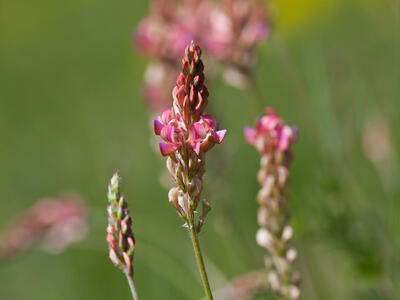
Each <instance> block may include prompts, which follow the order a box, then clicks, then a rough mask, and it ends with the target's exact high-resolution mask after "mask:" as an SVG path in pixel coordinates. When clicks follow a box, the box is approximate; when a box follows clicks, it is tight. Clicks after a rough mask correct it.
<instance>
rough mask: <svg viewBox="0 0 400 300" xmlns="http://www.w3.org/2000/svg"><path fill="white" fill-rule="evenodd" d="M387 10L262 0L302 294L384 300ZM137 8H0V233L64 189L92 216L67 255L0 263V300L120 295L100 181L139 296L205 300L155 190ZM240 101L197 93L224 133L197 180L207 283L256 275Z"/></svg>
mask: <svg viewBox="0 0 400 300" xmlns="http://www.w3.org/2000/svg"><path fill="white" fill-rule="evenodd" d="M399 3H400V2H399V1H395V0H393V1H390V0H385V1H384V0H379V1H378V0H376V1H373V0H370V1H367V0H365V1H361V0H360V1H356V0H347V1H345V0H343V1H341V0H337V1H333V0H332V1H327V0H326V1H324V0H320V1H317V0H314V1H312V0H308V1H297V0H276V1H274V4H275V9H274V15H275V18H276V21H277V22H276V24H275V26H274V31H273V34H272V36H271V38H270V40H269V42H268V43H267V44H266V45H264V46H263V47H262V48H260V49H259V53H260V61H259V65H258V67H257V70H256V74H255V78H256V85H257V86H258V89H259V91H260V94H261V95H262V97H263V101H264V104H265V105H268V106H273V107H275V108H276V109H278V110H279V111H280V113H281V115H282V116H283V117H284V118H285V120H286V121H287V122H288V123H290V124H297V125H298V127H299V130H300V138H299V141H298V143H297V145H296V146H295V161H294V163H293V165H292V167H291V183H290V184H291V186H290V192H289V207H290V209H291V211H292V224H293V226H294V229H295V237H294V241H293V243H294V244H295V245H296V247H297V248H298V251H299V259H298V260H297V264H296V267H297V268H298V269H299V270H300V271H301V273H302V276H303V283H302V299H327V300H329V299H346V300H347V299H400V286H399V280H400V256H399V253H400V222H399V219H400V218H399V216H398V215H399V213H400V182H399V181H400V177H399V166H400V165H399V163H400V161H399V159H400V157H399V147H400V135H399V134H398V130H399V128H400V118H399V114H398V110H399V108H400V106H399V100H400V79H399V53H400V47H399V46H400V34H399V32H400V28H399V16H400V4H399ZM147 12H148V3H147V1H105V0H97V1H93V0H79V1H76V0H74V1H50V0H37V1H24V0H2V1H1V2H0V137H1V142H0V190H1V200H0V201H1V210H0V228H3V226H5V224H6V223H7V222H8V221H9V220H10V219H11V218H12V216H13V215H15V214H17V213H18V212H20V211H23V210H24V209H26V208H28V207H30V206H31V205H33V203H34V202H35V201H37V200H38V199H40V198H42V197H45V196H57V195H59V194H60V193H62V192H65V191H74V192H79V193H81V194H82V195H83V196H84V197H85V198H86V199H87V201H88V203H89V205H90V207H91V219H90V225H91V226H90V232H89V236H88V237H87V239H85V240H84V241H83V242H81V243H80V244H77V245H74V246H72V247H71V248H70V249H69V250H68V251H67V252H65V253H62V254H59V255H48V254H46V253H44V252H42V251H39V250H38V249H36V250H33V251H29V252H28V253H25V254H23V255H21V256H19V257H17V258H16V259H14V260H11V261H7V262H3V263H1V264H0V299H2V300H11V299H14V300H19V299H21V300H22V299H30V300H47V299H52V300H53V299H60V300H63V299H69V300H70V299H82V300H83V299H85V300H86V299H130V295H129V290H128V286H127V284H126V282H125V279H124V278H123V275H122V274H121V273H120V272H119V271H118V270H117V269H116V268H114V266H113V265H112V263H111V262H110V261H109V259H108V255H107V246H106V243H105V226H106V212H105V206H106V197H105V190H106V185H107V181H108V180H109V178H110V177H111V175H112V173H113V172H114V171H115V170H116V169H119V170H120V171H121V175H122V177H123V186H122V188H123V190H124V193H125V195H126V197H127V199H128V201H129V204H130V207H131V210H132V213H133V216H134V230H135V233H136V237H137V248H136V249H137V250H136V258H135V268H136V282H137V288H138V290H139V293H140V295H141V297H142V299H200V298H201V297H203V291H202V288H201V283H200V279H199V276H198V274H197V270H196V266H195V263H194V260H193V254H192V249H191V245H190V240H189V238H188V236H187V233H186V232H185V230H184V229H182V228H181V227H180V226H181V224H182V222H181V221H180V219H179V218H178V217H177V216H176V212H175V211H174V209H172V208H171V207H170V205H169V203H168V201H167V191H166V190H165V189H164V188H163V187H161V186H160V184H159V180H158V177H159V174H160V170H162V169H163V168H164V162H163V161H162V160H161V159H159V157H158V155H156V154H155V153H154V152H153V151H151V146H150V136H151V132H150V119H149V117H148V111H147V108H146V105H145V103H144V101H143V100H142V98H141V95H140V85H141V82H142V77H143V72H144V69H145V67H146V65H147V63H148V62H147V61H146V59H144V58H143V56H141V55H139V54H137V53H135V51H133V48H132V33H133V31H134V28H135V26H136V25H137V24H138V22H139V20H140V19H141V18H142V17H143V16H145V15H146V14H147ZM252 97H253V96H252V95H251V94H249V93H248V92H243V91H239V90H236V89H234V88H232V87H230V86H227V85H226V84H225V83H224V82H223V80H222V79H221V78H218V79H217V82H214V83H213V87H212V90H211V97H210V101H213V108H214V109H215V111H216V115H217V119H220V120H221V126H222V127H223V128H227V129H228V130H229V135H228V136H227V138H226V140H225V142H224V143H223V145H222V146H221V147H216V148H215V149H214V150H213V151H212V152H211V153H210V155H209V158H208V169H209V172H208V173H207V175H206V181H207V185H206V187H205V195H206V197H207V199H209V200H210V201H211V202H212V205H213V211H212V213H211V214H210V216H209V219H208V224H207V226H206V227H205V230H204V233H203V235H202V237H201V240H202V248H203V252H204V253H205V254H206V261H207V265H208V268H209V273H210V274H209V276H210V278H211V281H212V282H213V284H212V285H213V287H214V288H215V289H217V288H220V287H222V286H223V285H224V284H225V283H226V280H229V279H230V278H232V277H234V276H236V275H239V274H241V273H244V272H247V271H250V270H254V269H257V268H260V267H261V266H262V263H263V253H264V252H263V249H261V248H260V247H258V246H257V245H256V243H255V232H256V230H257V223H256V211H257V203H256V201H255V196H256V193H257V191H258V188H259V187H258V183H257V182H256V179H255V176H256V172H257V170H258V167H259V157H258V154H257V153H256V151H255V150H254V149H253V148H252V147H251V146H249V145H247V144H245V142H244V139H243V137H242V130H243V127H244V125H247V124H252V123H253V120H254V119H255V117H256V115H258V114H260V113H261V112H259V111H256V110H255V109H254V106H253V105H252V103H251V101H252V99H251V98H252ZM375 119H379V120H381V122H383V123H385V124H386V125H385V126H386V128H387V132H386V133H387V136H388V144H389V146H390V147H389V151H386V152H385V153H386V155H385V157H384V158H383V159H381V160H378V161H377V160H375V161H374V160H371V159H369V157H368V155H366V153H368V149H365V145H364V144H365V143H363V137H364V136H365V134H368V133H366V132H365V129H366V124H368V120H375ZM385 126H383V128H385ZM381 128H382V126H381ZM378 133H379V131H378ZM386 133H385V132H384V133H381V134H383V135H385V134H386ZM364 139H365V138H364ZM380 141H381V140H380V139H376V143H375V146H376V147H378V150H379V147H380V146H381V142H380ZM373 146H374V145H373ZM375 146H374V147H375ZM367 148H368V147H367ZM378 150H377V151H378ZM218 152H219V153H218ZM221 153H225V154H224V156H226V157H227V159H226V160H225V161H224V162H223V163H222V164H221V162H220V161H219V159H220V157H221ZM260 299H275V298H274V297H273V296H266V297H263V298H260Z"/></svg>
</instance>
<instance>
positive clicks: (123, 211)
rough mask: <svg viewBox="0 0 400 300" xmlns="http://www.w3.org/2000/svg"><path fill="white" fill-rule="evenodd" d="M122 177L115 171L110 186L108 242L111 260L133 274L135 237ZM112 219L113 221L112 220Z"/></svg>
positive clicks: (128, 273) (127, 272) (125, 271)
mask: <svg viewBox="0 0 400 300" xmlns="http://www.w3.org/2000/svg"><path fill="white" fill-rule="evenodd" d="M119 184H120V177H119V175H118V173H115V174H114V176H113V177H112V178H111V180H110V184H109V186H108V201H109V207H110V209H108V214H109V216H108V219H109V224H108V226H107V243H108V247H109V254H110V259H111V261H112V262H113V263H114V264H115V265H116V266H117V267H119V268H120V269H121V270H122V271H123V272H124V273H126V274H127V275H132V274H133V265H132V262H133V254H134V248H135V238H134V236H133V231H132V228H131V226H132V218H131V216H130V213H129V210H128V203H127V202H126V200H125V198H124V197H123V196H122V195H121V194H120V190H119ZM110 220H111V221H110Z"/></svg>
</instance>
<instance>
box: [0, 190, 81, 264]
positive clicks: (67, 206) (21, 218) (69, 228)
mask: <svg viewBox="0 0 400 300" xmlns="http://www.w3.org/2000/svg"><path fill="white" fill-rule="evenodd" d="M87 216H88V210H87V207H86V205H85V204H84V202H83V200H82V199H81V197H80V196H77V195H66V196H61V197H59V198H54V199H53V198H45V199H42V200H39V201H38V202H37V203H36V204H35V205H34V206H33V207H31V208H29V209H28V210H27V211H25V212H23V213H21V214H20V215H18V216H17V217H15V218H14V219H13V220H12V221H11V222H10V223H9V225H8V226H7V229H6V230H5V232H4V233H3V235H2V237H1V242H0V245H1V246H0V257H2V258H8V257H12V256H14V255H16V254H18V253H21V252H23V251H25V250H28V249H29V248H31V247H33V246H34V245H39V246H41V247H42V248H43V249H44V250H46V251H48V252H50V253H59V252H62V251H63V250H65V249H66V248H67V247H68V246H70V245H71V244H73V243H76V242H79V241H80V240H82V239H83V238H84V237H85V235H86V232H87V227H88V225H87Z"/></svg>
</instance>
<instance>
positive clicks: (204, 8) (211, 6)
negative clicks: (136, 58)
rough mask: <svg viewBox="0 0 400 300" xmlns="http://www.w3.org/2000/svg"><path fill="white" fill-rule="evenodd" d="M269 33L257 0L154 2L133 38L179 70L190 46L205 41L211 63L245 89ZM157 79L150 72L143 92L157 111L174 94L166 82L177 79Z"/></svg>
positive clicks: (165, 65)
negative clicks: (187, 46)
mask: <svg viewBox="0 0 400 300" xmlns="http://www.w3.org/2000/svg"><path fill="white" fill-rule="evenodd" d="M268 33H269V25H268V21H267V14H266V10H265V8H264V6H263V5H261V3H259V2H258V1H246V0H224V1H221V2H220V3H216V2H214V1H210V0H203V1H201V0H175V1H174V0H154V1H152V5H151V11H150V14H149V15H148V16H147V17H145V18H144V19H143V20H142V21H141V22H140V23H139V25H138V27H137V30H136V34H135V38H134V40H135V45H136V46H137V47H138V49H139V50H140V51H141V52H142V53H144V54H145V55H147V56H149V57H151V58H152V59H154V60H155V61H156V64H158V65H161V66H163V69H164V70H170V69H173V70H174V72H176V71H177V70H178V69H179V60H180V57H181V53H182V52H183V50H184V48H185V46H186V45H187V44H189V43H190V41H192V40H195V41H197V42H198V43H199V44H201V45H203V47H204V49H205V50H206V52H207V54H208V58H207V59H209V60H210V61H211V62H212V64H211V65H212V66H213V65H214V62H219V63H222V64H223V65H224V68H223V74H224V78H225V79H226V81H227V82H228V83H230V84H232V85H234V86H236V87H239V88H245V87H246V86H247V85H248V80H249V79H248V77H249V75H250V73H251V70H252V69H253V68H254V66H255V64H256V61H257V58H256V53H255V51H254V50H255V47H256V46H257V45H259V44H261V43H262V42H264V41H265V40H266V39H267V37H268ZM174 72H172V73H174ZM146 73H148V72H146ZM170 73H171V72H169V73H168V74H170ZM158 77H159V76H155V77H147V76H146V82H145V93H144V96H145V98H146V100H148V101H149V105H150V107H151V108H152V109H153V108H154V107H155V106H154V103H162V102H164V100H165V95H167V94H168V93H169V90H168V89H167V88H166V87H165V82H166V81H168V83H171V82H172V79H171V82H169V77H168V78H166V77H164V78H165V79H166V80H165V81H159V80H157V79H158ZM156 97H160V100H156ZM156 107H158V106H156ZM166 107H167V106H164V107H163V109H165V108H166ZM159 111H160V110H158V109H157V112H159Z"/></svg>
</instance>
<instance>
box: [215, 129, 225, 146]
mask: <svg viewBox="0 0 400 300" xmlns="http://www.w3.org/2000/svg"><path fill="white" fill-rule="evenodd" d="M226 132H227V130H226V129H224V130H220V131H217V132H216V139H215V142H216V143H217V144H221V143H222V140H223V139H224V137H225V134H226Z"/></svg>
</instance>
